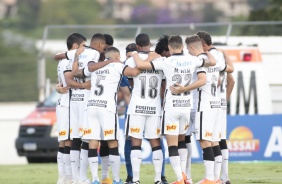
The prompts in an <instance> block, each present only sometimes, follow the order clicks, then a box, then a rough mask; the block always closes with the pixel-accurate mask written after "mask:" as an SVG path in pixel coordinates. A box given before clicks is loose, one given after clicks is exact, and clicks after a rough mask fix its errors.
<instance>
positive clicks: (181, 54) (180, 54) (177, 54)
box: [171, 52, 184, 56]
mask: <svg viewBox="0 0 282 184" xmlns="http://www.w3.org/2000/svg"><path fill="white" fill-rule="evenodd" d="M171 55H172V56H183V55H184V54H183V52H181V53H173V54H171Z"/></svg>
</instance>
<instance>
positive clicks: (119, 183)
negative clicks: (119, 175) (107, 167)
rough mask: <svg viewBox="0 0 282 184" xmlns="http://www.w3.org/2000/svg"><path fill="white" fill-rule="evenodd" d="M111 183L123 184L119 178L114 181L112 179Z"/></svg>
mask: <svg viewBox="0 0 282 184" xmlns="http://www.w3.org/2000/svg"><path fill="white" fill-rule="evenodd" d="M113 184H123V183H122V181H121V180H119V181H115V180H114V181H113Z"/></svg>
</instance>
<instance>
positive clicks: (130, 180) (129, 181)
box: [124, 176, 132, 184]
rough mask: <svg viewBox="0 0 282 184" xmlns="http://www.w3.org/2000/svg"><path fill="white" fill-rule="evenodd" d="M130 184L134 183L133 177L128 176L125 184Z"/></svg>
mask: <svg viewBox="0 0 282 184" xmlns="http://www.w3.org/2000/svg"><path fill="white" fill-rule="evenodd" d="M130 183H132V177H131V176H127V178H126V180H125V182H124V184H130Z"/></svg>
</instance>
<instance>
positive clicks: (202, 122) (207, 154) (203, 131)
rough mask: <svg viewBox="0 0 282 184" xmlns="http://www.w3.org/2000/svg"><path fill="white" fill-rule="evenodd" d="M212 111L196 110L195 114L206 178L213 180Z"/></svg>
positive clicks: (197, 138) (197, 136) (197, 135)
mask: <svg viewBox="0 0 282 184" xmlns="http://www.w3.org/2000/svg"><path fill="white" fill-rule="evenodd" d="M211 117H212V112H211V111H204V112H202V111H201V112H196V116H195V128H196V130H197V131H196V132H195V134H196V140H198V141H199V142H200V146H201V148H202V150H203V160H204V166H205V177H204V178H205V179H204V180H202V181H200V182H199V183H202V182H204V181H205V180H207V181H209V182H213V180H214V153H213V149H212V145H211V139H212V131H213V127H214V126H213V125H214V121H212V118H211Z"/></svg>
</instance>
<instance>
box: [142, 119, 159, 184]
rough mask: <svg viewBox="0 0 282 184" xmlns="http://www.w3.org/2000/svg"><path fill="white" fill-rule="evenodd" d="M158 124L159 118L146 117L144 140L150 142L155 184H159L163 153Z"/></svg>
mask: <svg viewBox="0 0 282 184" xmlns="http://www.w3.org/2000/svg"><path fill="white" fill-rule="evenodd" d="M160 124H161V119H160V117H159V116H147V118H146V122H145V134H144V136H145V138H146V139H148V140H149V141H150V144H151V147H152V162H153V165H154V168H155V179H154V181H155V184H158V183H161V180H162V179H161V175H162V166H163V152H162V147H161V143H160V129H161V127H160Z"/></svg>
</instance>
